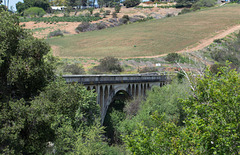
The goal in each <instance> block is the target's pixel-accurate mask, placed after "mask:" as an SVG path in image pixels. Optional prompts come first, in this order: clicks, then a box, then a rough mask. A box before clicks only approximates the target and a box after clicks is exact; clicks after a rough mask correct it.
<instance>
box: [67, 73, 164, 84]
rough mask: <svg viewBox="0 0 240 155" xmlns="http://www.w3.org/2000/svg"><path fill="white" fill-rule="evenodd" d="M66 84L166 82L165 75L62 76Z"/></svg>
mask: <svg viewBox="0 0 240 155" xmlns="http://www.w3.org/2000/svg"><path fill="white" fill-rule="evenodd" d="M63 78H64V79H65V80H66V82H67V83H71V82H77V83H81V84H83V85H96V84H117V83H143V82H166V81H167V80H168V79H167V76H166V75H147V74H130V75H129V74H127V75H63Z"/></svg>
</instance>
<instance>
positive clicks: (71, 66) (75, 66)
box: [63, 63, 85, 75]
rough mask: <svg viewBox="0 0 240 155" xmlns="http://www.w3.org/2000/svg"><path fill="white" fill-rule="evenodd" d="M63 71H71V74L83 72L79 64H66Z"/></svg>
mask: <svg viewBox="0 0 240 155" xmlns="http://www.w3.org/2000/svg"><path fill="white" fill-rule="evenodd" d="M63 71H64V72H67V73H72V74H73V75H80V74H85V71H84V68H83V66H81V65H80V64H76V63H75V64H67V65H66V66H65V67H64V69H63Z"/></svg>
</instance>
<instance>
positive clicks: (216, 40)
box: [213, 39, 222, 43]
mask: <svg viewBox="0 0 240 155" xmlns="http://www.w3.org/2000/svg"><path fill="white" fill-rule="evenodd" d="M213 42H215V43H221V42H222V39H215V40H214V41H213Z"/></svg>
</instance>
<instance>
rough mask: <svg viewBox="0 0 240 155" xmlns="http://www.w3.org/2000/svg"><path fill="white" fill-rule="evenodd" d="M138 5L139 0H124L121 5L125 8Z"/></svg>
mask: <svg viewBox="0 0 240 155" xmlns="http://www.w3.org/2000/svg"><path fill="white" fill-rule="evenodd" d="M138 4H140V0H125V1H124V2H123V5H124V6H126V8H130V7H134V6H137V5H138Z"/></svg>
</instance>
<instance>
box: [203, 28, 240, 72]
mask: <svg viewBox="0 0 240 155" xmlns="http://www.w3.org/2000/svg"><path fill="white" fill-rule="evenodd" d="M204 53H209V55H210V58H211V59H213V60H214V61H216V62H217V63H220V64H221V65H223V64H225V62H226V61H229V62H232V64H231V67H232V68H236V69H238V68H239V66H240V58H239V56H240V32H238V33H235V34H234V35H233V36H232V37H226V38H224V39H217V40H214V43H213V44H211V45H210V46H209V47H208V48H206V49H205V51H204ZM213 68H214V67H213Z"/></svg>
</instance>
